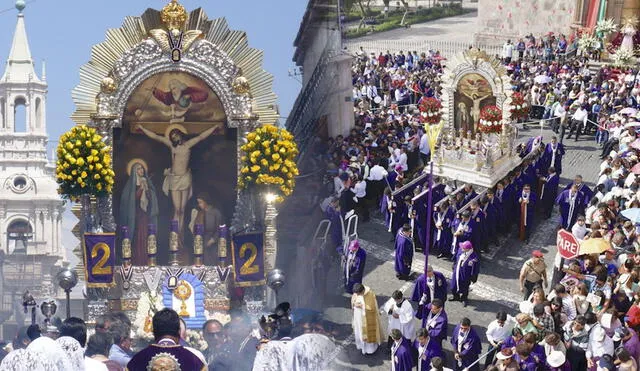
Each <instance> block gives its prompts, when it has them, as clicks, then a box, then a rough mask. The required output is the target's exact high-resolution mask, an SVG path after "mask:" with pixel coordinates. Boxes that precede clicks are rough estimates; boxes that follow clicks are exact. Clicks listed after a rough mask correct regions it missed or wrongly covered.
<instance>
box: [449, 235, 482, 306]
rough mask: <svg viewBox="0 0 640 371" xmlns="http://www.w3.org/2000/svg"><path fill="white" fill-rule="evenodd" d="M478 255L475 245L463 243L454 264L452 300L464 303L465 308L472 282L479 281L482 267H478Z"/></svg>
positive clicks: (467, 242)
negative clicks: (474, 249)
mask: <svg viewBox="0 0 640 371" xmlns="http://www.w3.org/2000/svg"><path fill="white" fill-rule="evenodd" d="M478 262H479V260H478V255H477V254H476V253H475V252H474V251H473V245H472V244H471V242H469V241H465V242H462V243H461V244H460V249H459V251H458V254H457V255H456V259H455V263H454V264H453V272H451V293H452V294H453V296H452V298H451V300H454V301H462V303H463V306H465V307H466V306H467V296H468V295H469V286H471V282H476V281H477V280H478V274H479V273H480V269H479V268H480V267H479V266H478Z"/></svg>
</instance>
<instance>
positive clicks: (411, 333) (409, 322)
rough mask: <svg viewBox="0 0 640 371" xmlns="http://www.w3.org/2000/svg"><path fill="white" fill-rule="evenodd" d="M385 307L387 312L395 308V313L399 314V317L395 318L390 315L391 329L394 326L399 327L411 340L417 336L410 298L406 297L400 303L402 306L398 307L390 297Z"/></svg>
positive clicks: (403, 334)
mask: <svg viewBox="0 0 640 371" xmlns="http://www.w3.org/2000/svg"><path fill="white" fill-rule="evenodd" d="M383 309H384V312H385V313H389V310H393V313H395V314H397V315H398V318H393V316H392V315H391V314H390V315H389V327H388V328H389V330H391V329H394V328H395V329H398V330H400V332H402V336H404V337H405V338H407V339H409V340H412V339H414V338H415V337H416V331H415V321H414V318H413V307H412V306H411V303H409V301H408V300H406V299H405V300H404V301H403V302H402V304H401V305H400V308H398V305H397V304H396V302H395V300H393V299H389V301H387V303H386V304H385V305H384V308H383Z"/></svg>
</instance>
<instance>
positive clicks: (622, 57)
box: [611, 48, 636, 67]
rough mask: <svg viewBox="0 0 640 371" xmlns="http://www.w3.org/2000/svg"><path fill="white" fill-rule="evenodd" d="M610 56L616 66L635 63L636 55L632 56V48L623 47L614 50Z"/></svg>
mask: <svg viewBox="0 0 640 371" xmlns="http://www.w3.org/2000/svg"><path fill="white" fill-rule="evenodd" d="M611 58H612V59H613V64H614V65H615V66H616V67H625V66H629V65H632V64H635V62H636V57H635V56H634V53H633V50H628V49H625V48H618V50H616V52H615V53H614V54H613V55H612V56H611Z"/></svg>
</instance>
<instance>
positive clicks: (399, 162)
mask: <svg viewBox="0 0 640 371" xmlns="http://www.w3.org/2000/svg"><path fill="white" fill-rule="evenodd" d="M396 164H397V165H400V166H402V171H407V170H409V165H407V154H406V153H401V154H400V156H398V160H397V162H396Z"/></svg>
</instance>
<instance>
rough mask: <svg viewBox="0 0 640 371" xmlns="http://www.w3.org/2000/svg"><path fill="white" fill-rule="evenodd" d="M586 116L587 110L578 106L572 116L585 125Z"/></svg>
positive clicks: (587, 114)
mask: <svg viewBox="0 0 640 371" xmlns="http://www.w3.org/2000/svg"><path fill="white" fill-rule="evenodd" d="M588 116H589V112H587V110H586V109H582V108H578V109H577V110H576V112H575V113H574V114H573V117H572V118H573V119H574V120H576V121H582V123H584V124H585V125H586V124H587V117H588Z"/></svg>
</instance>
